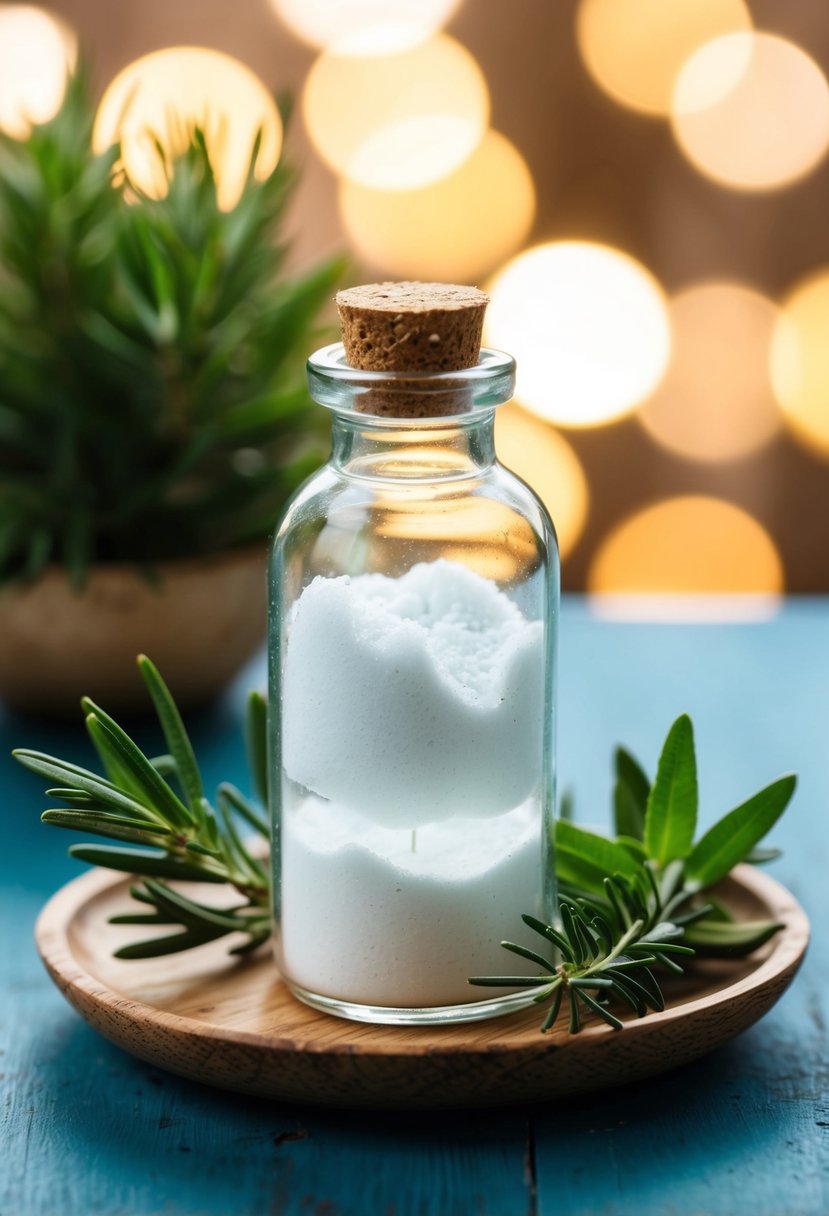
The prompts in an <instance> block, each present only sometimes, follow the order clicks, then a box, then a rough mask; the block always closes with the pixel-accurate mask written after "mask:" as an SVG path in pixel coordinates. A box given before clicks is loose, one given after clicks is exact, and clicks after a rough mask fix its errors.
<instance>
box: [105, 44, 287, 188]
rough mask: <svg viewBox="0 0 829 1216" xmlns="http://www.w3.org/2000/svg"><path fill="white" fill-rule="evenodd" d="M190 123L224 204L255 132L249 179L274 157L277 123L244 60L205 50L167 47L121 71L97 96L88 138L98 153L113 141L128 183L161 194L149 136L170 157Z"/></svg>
mask: <svg viewBox="0 0 829 1216" xmlns="http://www.w3.org/2000/svg"><path fill="white" fill-rule="evenodd" d="M195 127H200V128H201V129H202V130H203V132H204V134H205V139H206V142H207V147H208V150H209V152H210V159H211V163H212V165H213V170H214V173H215V175H216V183H217V191H218V198H219V205H220V206H221V207H223V208H225V209H229V208H231V207H232V206H233V205H234V204H235V203H236V202H237V201H238V199H239V196H240V194H241V192H242V189H243V187H244V183H245V179H246V177H247V173H248V167H249V164H250V157H251V153H252V151H253V144H254V140H255V138H256V135H257V132H259V131H261V146H260V149H259V154H258V158H257V161H256V170H255V174H256V177H257V178H260V179H261V178H264V177H266V176H267V175H268V174H269V173H270V172H271V171H272V170H273V168H274V167H275V166H276V163H277V161H278V160H279V154H280V152H281V150H282V120H281V119H280V117H279V111H278V110H277V108H276V104H275V102H274V100H273V97H272V96H271V94H270V93H269V92H268V90H267V89H266V88H265V86H264V84H263V83H262V81H261V80H260V79H259V77H258V76H256V75H255V74H254V73H253V72H252V71H251V70H250V68H248V67H246V66H245V64H243V63H240V62H239V60H238V59H233V58H232V57H231V56H230V55H225V54H223V53H222V52H221V51H213V50H208V49H207V48H205V47H167V48H166V49H165V50H161V51H154V52H153V53H152V54H150V55H145V56H144V57H143V58H141V59H136V60H135V62H133V63H131V64H129V66H128V67H126V68H124V70H123V71H122V72H120V73H119V74H118V75H117V76H116V77H115V79H114V80H113V81H112V83H111V84H110V85H109V86H108V87H107V89H106V91H105V93H104V95H103V98H102V99H101V104H100V106H99V108H98V113H97V116H96V119H95V130H94V133H93V142H94V145H95V147H96V149H97V150H98V151H102V150H103V149H104V148H107V147H109V146H110V145H111V144H113V143H115V142H116V141H118V140H120V141H121V149H122V166H123V168H124V170H125V171H126V173H127V176H128V178H129V180H130V181H131V182H132V183H133V185H135V186H136V187H137V188H138V189H140V190H142V191H143V192H144V193H145V194H148V195H149V196H150V197H151V198H160V197H162V196H163V195H164V194H165V192H166V186H167V179H166V174H165V169H164V165H163V163H162V160H161V158H160V156H159V154H158V151H157V149H156V147H155V141H156V140H158V141H159V142H160V144H161V145H162V147H163V148H164V151H165V153H166V154H167V156H175V155H176V154H177V153H179V152H181V151H183V150H184V148H186V146H187V144H188V143H189V141H190V139H191V138H192V133H193V130H194V128H195Z"/></svg>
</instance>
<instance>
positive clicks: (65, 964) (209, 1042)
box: [36, 866, 809, 1109]
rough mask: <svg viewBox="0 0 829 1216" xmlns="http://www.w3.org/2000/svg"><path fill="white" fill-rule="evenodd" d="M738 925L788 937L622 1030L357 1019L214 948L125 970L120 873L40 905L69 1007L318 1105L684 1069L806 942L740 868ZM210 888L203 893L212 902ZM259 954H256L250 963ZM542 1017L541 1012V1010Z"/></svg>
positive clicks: (772, 892) (233, 1076)
mask: <svg viewBox="0 0 829 1216" xmlns="http://www.w3.org/2000/svg"><path fill="white" fill-rule="evenodd" d="M719 895H720V897H721V898H722V899H723V901H724V902H725V903H726V904H727V905H728V906H730V907H731V908H732V910H733V911H734V913H735V914H736V915H738V916H741V917H743V918H746V919H758V918H761V917H767V918H770V919H773V920H779V921H781V922H782V923H783V924H784V925H785V929H784V930H783V931H782V932H781V933H780V934H778V935H777V937H776V938H775V939H774V940H773V941H772V942H771V943H769V944H768V945H767V946H766V947H764V948H763V949H762V950H759V951H757V952H756V953H755V955H753V956H752V957H751V958H749V959H739V960H733V961H731V960H729V961H727V962H723V961H721V960H716V961H705V962H704V961H701V960H700V961H698V962H696V963H695V964H694V966H693V968H692V969H689V972H688V974H687V975H686V976H685V977H683V978H682V979H677V980H675V981H673V982H672V983H671V984H670V985H666V988H667V993H668V999H669V1004H668V1008H667V1009H666V1010H665V1011H664V1012H663V1013H659V1014H651V1015H649V1016H648V1017H647V1018H645V1019H643V1020H641V1021H637V1020H636V1019H631V1020H630V1021H629V1022H628V1025H627V1026H626V1028H625V1030H624V1031H621V1032H620V1031H614V1030H612V1029H611V1028H610V1027H608V1026H606V1025H604V1024H603V1023H601V1022H598V1021H597V1022H595V1024H592V1025H588V1026H587V1027H586V1029H585V1030H584V1031H582V1033H581V1034H579V1035H578V1036H571V1035H569V1034H568V1033H567V1030H566V1029H565V1028H564V1023H563V1022H562V1024H561V1026H560V1027H558V1028H556V1030H554V1031H553V1033H551V1034H549V1035H546V1036H542V1035H541V1034H540V1033H539V1029H538V1026H539V1021H540V1016H539V1011H538V1009H536V1008H533V1007H530V1008H529V1009H527V1010H524V1011H522V1012H520V1013H517V1014H511V1015H509V1016H507V1017H500V1018H494V1019H492V1020H491V1021H486V1022H477V1023H472V1024H470V1023H466V1024H464V1025H461V1026H443V1027H432V1028H418V1027H393V1026H366V1025H363V1024H359V1023H354V1022H348V1021H344V1020H342V1019H339V1018H334V1017H331V1016H330V1015H327V1014H324V1013H319V1012H317V1011H316V1010H313V1009H309V1008H307V1007H306V1006H305V1005H303V1004H300V1003H299V1002H298V1001H296V1000H295V999H294V998H293V997H292V996H291V994H290V993H289V992H288V990H287V989H286V988H285V986H284V984H282V982H281V980H280V979H279V977H278V974H277V972H276V969H275V966H274V963H273V961H272V959H271V957H270V956H269V955H267V954H266V952H264V951H263V952H261V953H260V957H258V958H256V959H244V960H233V959H230V958H229V957H228V955H227V944H226V943H223V942H214V943H211V944H210V945H208V946H203V947H200V948H199V949H197V950H193V951H188V952H187V953H186V954H183V955H178V956H176V955H172V956H169V957H166V958H159V959H148V960H144V961H141V962H135V961H123V960H119V959H115V958H113V957H112V952H113V950H115V949H117V948H118V947H119V946H120V945H122V944H124V943H125V942H126V941H129V940H132V939H133V938H134V937H135V935H136V930H135V926H122V925H110V924H108V918H109V917H110V916H111V915H113V914H115V913H116V912H118V911H122V910H123V909H124V908H126V907H127V906H129V904H130V903H131V901H130V897H129V879H125V878H123V877H122V876H120V875H119V876H116V877H113V875H112V874H110V873H107V872H93V873H90V874H87V875H84V876H83V877H81V878H77V879H75V880H74V881H73V882H72V883H70V884H69V885H68V886H67V887H65V888H64V889H63V890H62V891H60V892H59V893H58V894H57V895H56V896H54V897H53V898H52V899H51V900H50V901H49V903H48V904H47V906H46V908H45V909H44V911H43V913H42V915H41V917H40V919H39V921H38V925H37V931H36V936H37V943H38V948H39V950H40V953H41V956H42V958H43V960H44V962H45V964H46V966H47V968H48V970H49V973H50V975H51V976H52V979H53V980H54V981H55V983H56V984H57V986H58V987H59V988H60V990H61V992H62V993H63V995H64V996H65V997H66V999H67V1000H68V1001H69V1002H70V1003H71V1004H72V1005H73V1006H74V1007H75V1009H77V1010H78V1012H79V1013H80V1014H81V1015H82V1017H84V1018H85V1019H86V1021H88V1022H89V1024H90V1025H91V1026H93V1027H94V1028H95V1029H96V1030H98V1031H100V1032H101V1033H102V1034H104V1035H105V1036H106V1037H107V1038H109V1039H111V1040H112V1041H113V1042H114V1043H117V1044H118V1045H119V1046H121V1047H123V1048H125V1049H126V1050H127V1051H130V1052H133V1053H134V1054H135V1055H138V1056H140V1057H141V1058H142V1059H144V1060H148V1061H150V1062H151V1063H153V1064H155V1065H157V1066H159V1067H161V1068H167V1069H170V1070H171V1071H172V1072H175V1073H179V1074H180V1075H182V1076H185V1077H190V1078H191V1079H193V1080H197V1081H203V1082H206V1083H208V1084H212V1085H218V1086H220V1087H221V1088H225V1089H233V1090H238V1091H239V1092H242V1093H250V1094H255V1095H256V1096H258V1097H269V1098H278V1099H284V1100H289V1101H299V1102H314V1103H320V1104H323V1105H326V1106H358V1107H381V1108H383V1107H391V1108H394V1109H402V1108H412V1107H426V1108H433V1107H446V1106H477V1107H481V1106H488V1105H493V1104H505V1103H511V1102H515V1101H517V1100H519V1099H523V1100H525V1101H530V1102H532V1101H540V1100H542V1099H549V1098H559V1097H563V1096H566V1095H570V1094H573V1093H582V1092H587V1091H591V1090H595V1089H601V1088H602V1087H604V1086H608V1085H614V1084H621V1083H624V1082H628V1081H631V1080H639V1079H641V1078H643V1077H648V1076H652V1075H654V1074H655V1073H659V1072H662V1071H664V1070H665V1069H666V1068H672V1067H676V1066H677V1065H681V1064H686V1063H688V1061H690V1060H693V1059H696V1058H698V1057H699V1056H702V1055H704V1054H706V1053H707V1052H708V1051H711V1050H713V1049H714V1048H716V1047H719V1046H720V1045H721V1044H722V1043H724V1042H726V1041H727V1040H728V1039H730V1038H733V1037H734V1036H735V1035H736V1034H739V1033H740V1032H741V1031H742V1030H745V1029H746V1027H748V1026H750V1025H751V1024H752V1023H753V1022H755V1021H756V1020H757V1019H758V1018H760V1017H762V1015H763V1014H764V1013H766V1012H767V1011H768V1009H769V1008H771V1006H772V1005H773V1004H774V1002H775V1001H776V1000H777V998H778V997H779V996H780V994H781V993H782V992H783V991H784V989H785V988H786V987H787V985H788V984H789V982H790V981H791V979H792V977H793V976H794V974H795V971H796V970H797V968H798V966H799V964H800V961H801V959H802V957H803V954H804V952H805V949H806V944H807V941H808V936H809V930H808V922H807V920H806V916H805V914H804V913H803V911H802V909H801V908H800V907H799V906H798V904H797V903H796V901H795V900H794V899H793V897H792V896H790V895H789V893H788V892H787V891H785V889H784V888H783V887H781V886H780V885H779V884H778V883H776V882H774V881H773V880H772V879H770V878H768V877H767V876H766V875H763V874H761V873H758V872H756V871H753V870H752V869H751V868H750V867H748V866H743V867H740V869H739V871H738V872H737V873H735V875H734V877H733V878H731V879H729V880H728V881H727V882H726V883H724V884H723V885H722V888H721V890H720V891H719ZM210 896H211V892H210V889H209V888H208V887H205V888H204V890H200V892H199V897H200V898H204V899H209V898H210ZM261 954H265V957H262V956H261ZM542 1016H543V1015H542Z"/></svg>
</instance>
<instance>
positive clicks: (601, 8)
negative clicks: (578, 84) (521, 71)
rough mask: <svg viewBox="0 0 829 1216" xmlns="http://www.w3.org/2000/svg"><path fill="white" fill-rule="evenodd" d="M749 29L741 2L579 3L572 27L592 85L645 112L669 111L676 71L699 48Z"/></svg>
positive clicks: (641, 0)
mask: <svg viewBox="0 0 829 1216" xmlns="http://www.w3.org/2000/svg"><path fill="white" fill-rule="evenodd" d="M749 29H751V16H750V14H749V11H748V8H747V7H746V5H745V3H744V0H582V2H581V5H580V7H579V10H578V16H577V24H576V31H577V36H578V43H579V49H580V51H581V55H582V58H583V60H584V62H585V65H586V66H587V69H588V71H589V72H590V74H591V76H592V77H593V79H594V80H595V81H596V83H597V84H598V85H600V87H601V88H602V89H604V91H605V92H606V93H609V94H610V96H611V97H612V98H613V99H614V100H615V101H618V102H621V104H622V105H625V106H630V107H631V108H632V109H634V110H641V111H644V112H645V113H647V114H667V113H669V111H670V108H671V94H672V92H673V87H674V83H675V81H676V76H677V73H678V72H679V69H680V68H681V67H682V64H683V63H684V62H685V60H686V59H687V58H688V56H689V55H691V54H692V53H693V52H694V51H695V50H697V48H698V47H700V46H702V44H703V43H706V42H709V41H710V40H711V39H712V38H716V37H718V36H719V35H721V34H727V33H731V32H734V31H738V30H749Z"/></svg>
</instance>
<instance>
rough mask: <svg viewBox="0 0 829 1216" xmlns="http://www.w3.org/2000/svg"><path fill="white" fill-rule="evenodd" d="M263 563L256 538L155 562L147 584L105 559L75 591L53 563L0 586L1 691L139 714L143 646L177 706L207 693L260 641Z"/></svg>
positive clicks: (68, 711) (74, 707) (37, 701)
mask: <svg viewBox="0 0 829 1216" xmlns="http://www.w3.org/2000/svg"><path fill="white" fill-rule="evenodd" d="M266 564H267V550H266V546H265V545H264V544H263V545H257V546H256V547H254V548H247V549H241V550H234V551H232V552H228V553H223V554H218V555H215V556H211V557H199V558H187V559H182V560H178V561H169V562H160V563H159V564H158V566H157V567H156V568H155V571H156V573H157V575H158V578H157V580H154V581H152V582H150V581H148V580H147V579H146V578H145V577H143V576H142V574H141V573H140V572H139V571H137V570H136V569H135V567H134V566H131V565H119V564H111V565H110V564H107V565H100V566H97V567H94V568H93V570H92V571H91V573H90V575H89V578H88V579H87V582H86V585H85V587H84V588H83V590H82V591H80V592H77V591H74V590H73V589H72V587H71V586H70V584H69V582H68V580H67V578H66V575H65V573H64V572H63V570H61V569H59V568H57V567H54V568H50V569H49V570H47V571H46V573H45V574H44V575H43V576H42V577H41V578H40V579H38V581H37V582H36V583H33V584H31V585H30V586H26V587H10V588H6V589H4V590H2V591H0V699H2V700H5V701H6V702H7V703H8V704H10V705H12V706H14V707H15V708H16V709H22V710H24V711H26V712H30V713H38V714H48V715H50V716H53V717H54V716H57V717H70V716H73V717H74V716H75V715H77V713H78V699H79V697H80V696H82V695H83V694H87V695H88V696H91V697H92V698H93V699H94V700H95V701H97V702H98V703H99V704H100V705H101V706H102V707H103V708H105V709H107V710H108V711H110V712H114V713H118V712H120V713H124V712H127V713H133V712H143V711H145V710H148V709H149V708H150V702H149V699H148V694H147V692H146V689H145V688H144V684H143V682H142V680H141V678H140V676H139V675H138V672H137V670H136V666H135V657H136V655H137V654H142V653H143V654H147V655H149V657H150V658H151V659H152V660H153V662H154V663H155V664H156V666H157V667H158V668H159V670H160V671H161V673H162V675H163V676H164V678H165V680H166V681H167V683H168V684H169V685H170V688H171V689H172V691H173V694H174V696H175V697H176V700H177V701H178V703H179V705H181V706H194V705H199V704H203V703H204V702H206V701H209V700H210V699H211V698H213V697H214V696H215V695H216V694H217V693H219V692H220V691H221V690H222V689H223V688H224V687H225V685H226V684H227V683H228V682H229V680H230V679H231V678H232V677H233V676H234V675H235V674H236V672H237V671H238V670H239V669H240V667H241V666H242V664H243V663H244V662H245V661H246V660H247V659H249V658H250V657H251V656H252V655H253V654H254V653H255V651H256V650H257V648H258V647H259V646H260V645H261V643H262V641H263V640H264V636H265V625H266V584H265V570H266Z"/></svg>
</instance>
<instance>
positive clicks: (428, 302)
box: [337, 283, 489, 418]
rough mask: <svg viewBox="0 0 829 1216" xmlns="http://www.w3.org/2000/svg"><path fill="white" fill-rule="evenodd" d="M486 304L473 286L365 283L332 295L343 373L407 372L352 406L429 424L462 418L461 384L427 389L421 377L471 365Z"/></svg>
mask: <svg viewBox="0 0 829 1216" xmlns="http://www.w3.org/2000/svg"><path fill="white" fill-rule="evenodd" d="M488 303H489V298H488V297H487V296H486V295H485V294H484V293H483V292H482V291H479V290H478V289H477V287H461V286H458V285H457V284H454V283H368V284H366V285H364V286H362V287H351V288H348V289H347V290H345V291H340V292H338V293H337V309H338V310H339V314H340V325H341V327H342V338H343V346H344V348H345V357H346V362H347V363H348V365H349V366H350V367H354V368H358V369H360V370H361V371H373V372H394V373H401V372H413V373H418V374H419V375H420V376H421V378H420V379H417V380H415V379H414V378H413V379H412V380H410V381H407V380H406V378H405V376H399V375H398V376H397V377H395V382H394V384H393V385H392V384H391V383H390V382H387V383H386V384H384V385H379V386H377V387H371V388H369V389H368V391H367V392H365V393H364V394H363V395H362V396H361V398H360V403H359V405H358V407H357V408H358V409H360V410H362V411H363V412H364V413H371V414H385V415H388V416H396V417H399V418H434V417H441V416H443V415H447V414H458V413H462V412H463V411H464V409H465V408H467V398H468V391H466V390H465V389H464V387H463V384H462V382H461V381H459V382H458V385H457V387H455V388H452V385H451V380H449V381H448V382H447V381H445V380H441V381H440V382H439V383H438V384H435V385H432V386H430V385H429V384H428V378H427V377H426V376H423V373H429V372H439V373H444V374H447V373H451V372H453V371H463V370H464V369H465V368H469V367H474V366H475V365H476V364H477V362H478V358H479V355H480V351H481V331H482V329H483V324H484V312H485V310H486V306H487V304H488Z"/></svg>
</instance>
